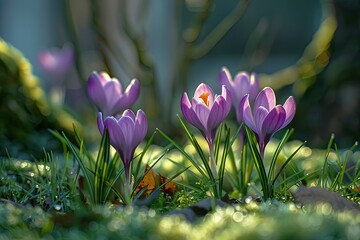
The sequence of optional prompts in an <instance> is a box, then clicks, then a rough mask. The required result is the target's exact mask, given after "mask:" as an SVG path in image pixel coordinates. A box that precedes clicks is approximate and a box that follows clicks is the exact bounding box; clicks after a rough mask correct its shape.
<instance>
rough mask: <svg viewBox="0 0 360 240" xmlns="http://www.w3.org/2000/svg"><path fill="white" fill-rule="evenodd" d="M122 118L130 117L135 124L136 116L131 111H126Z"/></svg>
mask: <svg viewBox="0 0 360 240" xmlns="http://www.w3.org/2000/svg"><path fill="white" fill-rule="evenodd" d="M122 116H127V117H130V118H131V119H132V120H133V121H134V122H135V119H136V116H135V113H134V112H133V111H132V110H131V109H126V110H125V111H124V112H123V114H122Z"/></svg>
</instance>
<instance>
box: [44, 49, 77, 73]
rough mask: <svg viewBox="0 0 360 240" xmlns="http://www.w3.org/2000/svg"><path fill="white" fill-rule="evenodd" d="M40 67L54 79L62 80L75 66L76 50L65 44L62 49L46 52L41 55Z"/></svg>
mask: <svg viewBox="0 0 360 240" xmlns="http://www.w3.org/2000/svg"><path fill="white" fill-rule="evenodd" d="M39 64H40V67H41V68H42V69H43V70H44V71H46V72H47V73H49V74H51V75H52V76H53V77H54V78H60V77H59V75H60V76H62V75H64V74H65V73H66V72H67V71H69V69H70V67H71V66H72V65H73V64H74V49H73V47H72V45H71V44H65V45H64V47H63V48H62V49H55V48H54V49H50V50H44V51H42V52H40V54H39Z"/></svg>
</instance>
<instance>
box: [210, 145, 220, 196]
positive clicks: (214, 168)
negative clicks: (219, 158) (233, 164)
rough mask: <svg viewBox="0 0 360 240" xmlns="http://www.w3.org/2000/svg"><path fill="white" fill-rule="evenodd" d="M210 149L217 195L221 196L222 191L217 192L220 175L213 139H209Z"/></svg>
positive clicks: (211, 166)
mask: <svg viewBox="0 0 360 240" xmlns="http://www.w3.org/2000/svg"><path fill="white" fill-rule="evenodd" d="M209 150H210V168H211V172H212V175H213V177H214V179H215V182H216V184H215V192H214V194H215V196H217V197H219V196H220V193H219V194H218V193H216V192H217V190H218V189H219V175H218V172H217V169H216V162H215V154H214V144H213V141H209Z"/></svg>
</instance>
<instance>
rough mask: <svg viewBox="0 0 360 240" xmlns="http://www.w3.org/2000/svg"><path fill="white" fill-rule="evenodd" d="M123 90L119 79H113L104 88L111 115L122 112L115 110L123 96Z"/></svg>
mask: <svg viewBox="0 0 360 240" xmlns="http://www.w3.org/2000/svg"><path fill="white" fill-rule="evenodd" d="M121 88H122V87H121V83H120V82H119V81H118V80H117V79H111V80H110V81H108V82H107V83H106V84H105V86H104V91H105V94H106V99H107V101H106V102H107V107H108V108H109V110H110V111H111V112H110V113H109V114H110V115H115V114H117V113H119V112H120V111H121V110H122V109H116V108H114V106H115V104H116V102H117V101H118V99H119V97H120V96H121ZM119 110H120V111H119Z"/></svg>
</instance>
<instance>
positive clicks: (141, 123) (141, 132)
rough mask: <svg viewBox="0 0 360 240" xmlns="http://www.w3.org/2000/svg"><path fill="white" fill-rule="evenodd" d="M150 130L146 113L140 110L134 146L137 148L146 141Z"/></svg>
mask: <svg viewBox="0 0 360 240" xmlns="http://www.w3.org/2000/svg"><path fill="white" fill-rule="evenodd" d="M147 130H148V122H147V118H146V115H145V113H144V112H143V111H142V110H141V109H140V110H138V111H137V113H136V119H135V131H134V137H133V142H132V146H133V147H134V148H136V146H138V145H139V144H140V142H141V141H142V140H144V138H145V136H146V133H147Z"/></svg>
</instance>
